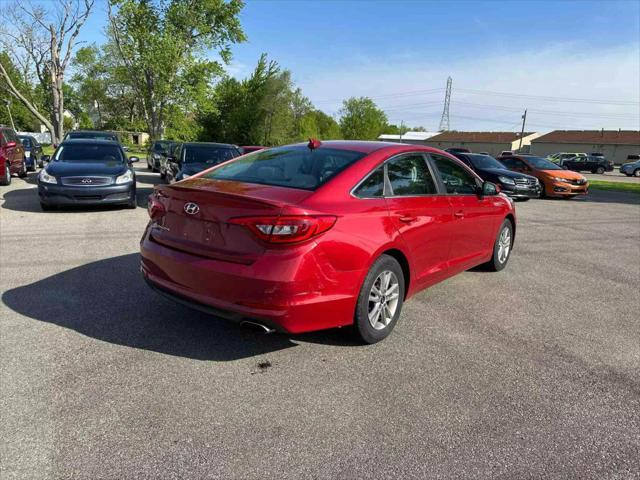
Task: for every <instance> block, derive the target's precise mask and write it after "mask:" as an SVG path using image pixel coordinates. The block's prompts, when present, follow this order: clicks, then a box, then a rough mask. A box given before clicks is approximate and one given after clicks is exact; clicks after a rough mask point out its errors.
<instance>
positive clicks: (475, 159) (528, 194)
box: [451, 152, 540, 200]
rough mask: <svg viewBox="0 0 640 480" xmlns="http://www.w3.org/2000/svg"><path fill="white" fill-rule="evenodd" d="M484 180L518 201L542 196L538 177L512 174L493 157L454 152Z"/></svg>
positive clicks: (455, 155) (453, 153)
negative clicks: (497, 186)
mask: <svg viewBox="0 0 640 480" xmlns="http://www.w3.org/2000/svg"><path fill="white" fill-rule="evenodd" d="M451 155H453V156H454V157H456V158H458V159H460V160H461V161H462V162H463V163H464V164H465V165H467V166H468V167H470V168H471V169H472V170H473V171H474V172H476V173H477V174H478V175H479V176H480V178H482V179H483V180H486V181H489V182H492V183H495V184H496V185H499V186H500V188H501V190H502V192H503V193H505V194H506V195H509V196H510V197H512V198H514V199H517V200H529V199H530V198H538V197H539V196H540V182H538V179H537V178H536V177H532V176H531V175H525V174H524V173H518V172H512V171H511V170H508V169H507V167H505V166H504V165H503V164H502V163H500V162H499V161H498V160H496V159H495V158H493V157H492V156H491V155H483V154H480V153H461V152H452V153H451Z"/></svg>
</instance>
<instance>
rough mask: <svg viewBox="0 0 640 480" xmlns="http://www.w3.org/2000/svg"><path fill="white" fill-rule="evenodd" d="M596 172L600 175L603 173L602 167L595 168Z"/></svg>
mask: <svg viewBox="0 0 640 480" xmlns="http://www.w3.org/2000/svg"><path fill="white" fill-rule="evenodd" d="M596 173H597V174H599V175H602V174H603V173H604V167H598V168H597V169H596Z"/></svg>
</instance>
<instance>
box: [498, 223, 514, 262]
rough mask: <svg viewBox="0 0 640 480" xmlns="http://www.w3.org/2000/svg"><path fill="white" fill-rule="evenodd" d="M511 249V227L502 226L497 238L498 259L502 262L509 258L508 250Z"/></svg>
mask: <svg viewBox="0 0 640 480" xmlns="http://www.w3.org/2000/svg"><path fill="white" fill-rule="evenodd" d="M510 250H511V229H510V228H509V227H504V228H503V229H502V232H500V238H499V239H498V261H499V262H500V263H504V262H506V261H507V258H509V251H510Z"/></svg>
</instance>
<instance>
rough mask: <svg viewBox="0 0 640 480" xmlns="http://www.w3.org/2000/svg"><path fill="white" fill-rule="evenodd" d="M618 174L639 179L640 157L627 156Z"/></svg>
mask: <svg viewBox="0 0 640 480" xmlns="http://www.w3.org/2000/svg"><path fill="white" fill-rule="evenodd" d="M620 173H624V174H625V175H626V176H627V177H640V155H629V156H628V157H627V162H626V163H623V164H622V165H621V166H620Z"/></svg>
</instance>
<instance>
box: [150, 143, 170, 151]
mask: <svg viewBox="0 0 640 480" xmlns="http://www.w3.org/2000/svg"><path fill="white" fill-rule="evenodd" d="M172 145H173V142H169V141H163V142H155V143H154V144H153V151H154V152H162V153H166V152H168V151H169V148H171V146H172Z"/></svg>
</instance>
